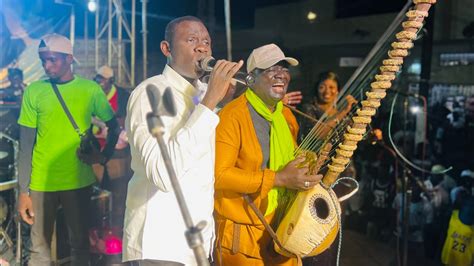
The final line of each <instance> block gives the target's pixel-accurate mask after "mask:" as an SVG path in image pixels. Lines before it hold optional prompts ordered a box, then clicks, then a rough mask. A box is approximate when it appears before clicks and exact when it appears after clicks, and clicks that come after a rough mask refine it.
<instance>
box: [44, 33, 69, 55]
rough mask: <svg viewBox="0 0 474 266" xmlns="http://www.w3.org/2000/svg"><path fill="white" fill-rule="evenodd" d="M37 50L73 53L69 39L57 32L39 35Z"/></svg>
mask: <svg viewBox="0 0 474 266" xmlns="http://www.w3.org/2000/svg"><path fill="white" fill-rule="evenodd" d="M38 52H56V53H63V54H70V55H73V50H72V43H71V41H70V40H69V39H68V38H66V37H64V36H62V35H59V34H56V33H52V34H46V35H44V36H43V37H41V41H40V44H39V47H38Z"/></svg>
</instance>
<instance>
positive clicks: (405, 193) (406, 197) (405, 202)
mask: <svg viewBox="0 0 474 266" xmlns="http://www.w3.org/2000/svg"><path fill="white" fill-rule="evenodd" d="M403 115H404V122H405V123H404V129H403V138H404V140H403V150H404V152H405V153H406V152H407V148H408V142H407V139H408V135H407V130H408V97H405V100H404V102H403ZM407 176H408V174H407V166H406V165H403V176H402V206H401V207H402V208H401V212H400V213H401V214H402V217H401V218H402V219H401V220H402V240H403V245H402V265H403V266H406V265H407V256H408V227H409V226H408V221H409V220H408V216H409V211H408V210H409V202H410V201H411V199H410V198H411V197H410V196H411V191H409V190H408V184H407Z"/></svg>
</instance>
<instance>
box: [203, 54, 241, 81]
mask: <svg viewBox="0 0 474 266" xmlns="http://www.w3.org/2000/svg"><path fill="white" fill-rule="evenodd" d="M216 62H217V60H216V59H215V58H214V57H212V56H206V57H205V58H204V59H202V60H201V61H200V62H199V68H200V69H201V70H203V71H204V72H211V71H212V70H213V69H214V66H215V65H216ZM248 76H249V75H248V74H247V73H245V72H241V71H239V72H237V73H236V74H235V76H234V78H232V79H233V80H235V81H236V82H238V83H240V84H243V85H245V86H248V85H249V84H248V82H247V80H248Z"/></svg>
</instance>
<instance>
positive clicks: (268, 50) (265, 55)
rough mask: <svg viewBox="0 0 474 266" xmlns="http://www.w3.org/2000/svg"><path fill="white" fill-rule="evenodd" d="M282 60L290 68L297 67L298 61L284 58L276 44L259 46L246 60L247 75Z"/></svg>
mask: <svg viewBox="0 0 474 266" xmlns="http://www.w3.org/2000/svg"><path fill="white" fill-rule="evenodd" d="M283 60H285V61H286V62H288V63H289V64H290V65H292V66H297V65H298V60H296V59H295V58H293V57H286V56H285V54H284V53H283V51H282V50H281V49H280V47H278V46H277V45H276V44H274V43H271V44H267V45H264V46H261V47H259V48H257V49H254V50H253V51H252V53H251V54H250V56H249V58H248V59H247V73H250V72H252V70H254V69H256V68H260V69H267V68H269V67H271V66H273V65H275V64H276V63H278V62H280V61H283Z"/></svg>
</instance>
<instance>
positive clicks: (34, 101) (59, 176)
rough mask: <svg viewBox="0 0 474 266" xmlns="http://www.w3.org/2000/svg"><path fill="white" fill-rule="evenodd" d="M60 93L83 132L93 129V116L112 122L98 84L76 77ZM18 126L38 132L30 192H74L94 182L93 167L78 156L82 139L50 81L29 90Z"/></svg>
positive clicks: (112, 114) (105, 99)
mask: <svg viewBox="0 0 474 266" xmlns="http://www.w3.org/2000/svg"><path fill="white" fill-rule="evenodd" d="M58 89H59V92H60V93H61V96H62V97H63V99H64V102H65V103H66V106H67V107H68V109H69V111H70V112H71V114H72V116H73V118H74V120H75V121H76V123H77V125H78V127H79V128H80V130H81V132H84V131H86V130H87V129H88V128H89V127H90V126H91V119H92V116H97V117H99V118H100V119H101V120H102V121H109V120H110V119H112V118H113V116H114V112H113V110H112V108H111V107H110V105H109V102H108V101H107V97H106V96H105V94H104V92H103V91H102V89H101V87H100V86H99V85H98V84H97V83H95V82H93V81H91V80H87V79H84V78H81V77H79V76H75V77H74V79H73V80H72V81H70V82H68V83H65V84H58ZM18 124H20V125H22V126H25V127H30V128H36V130H37V131H36V143H35V146H34V149H33V159H32V162H31V165H32V173H31V182H30V189H31V190H35V191H62V190H71V189H78V188H82V187H85V186H88V185H90V184H92V183H94V182H95V176H94V173H93V171H92V168H91V166H89V165H87V164H84V163H82V162H81V161H80V160H79V159H78V157H77V155H76V150H77V148H78V147H79V143H80V137H79V135H78V134H77V132H76V131H75V130H74V127H73V126H72V124H71V122H70V121H69V119H68V118H67V115H66V113H65V112H64V109H63V108H62V107H61V104H60V102H59V99H58V98H57V97H56V94H55V93H54V90H53V87H52V86H51V83H49V81H47V80H46V81H45V80H43V81H37V82H34V83H32V84H31V85H29V86H28V87H27V88H26V90H25V94H24V95H23V102H22V106H21V112H20V118H19V119H18Z"/></svg>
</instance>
